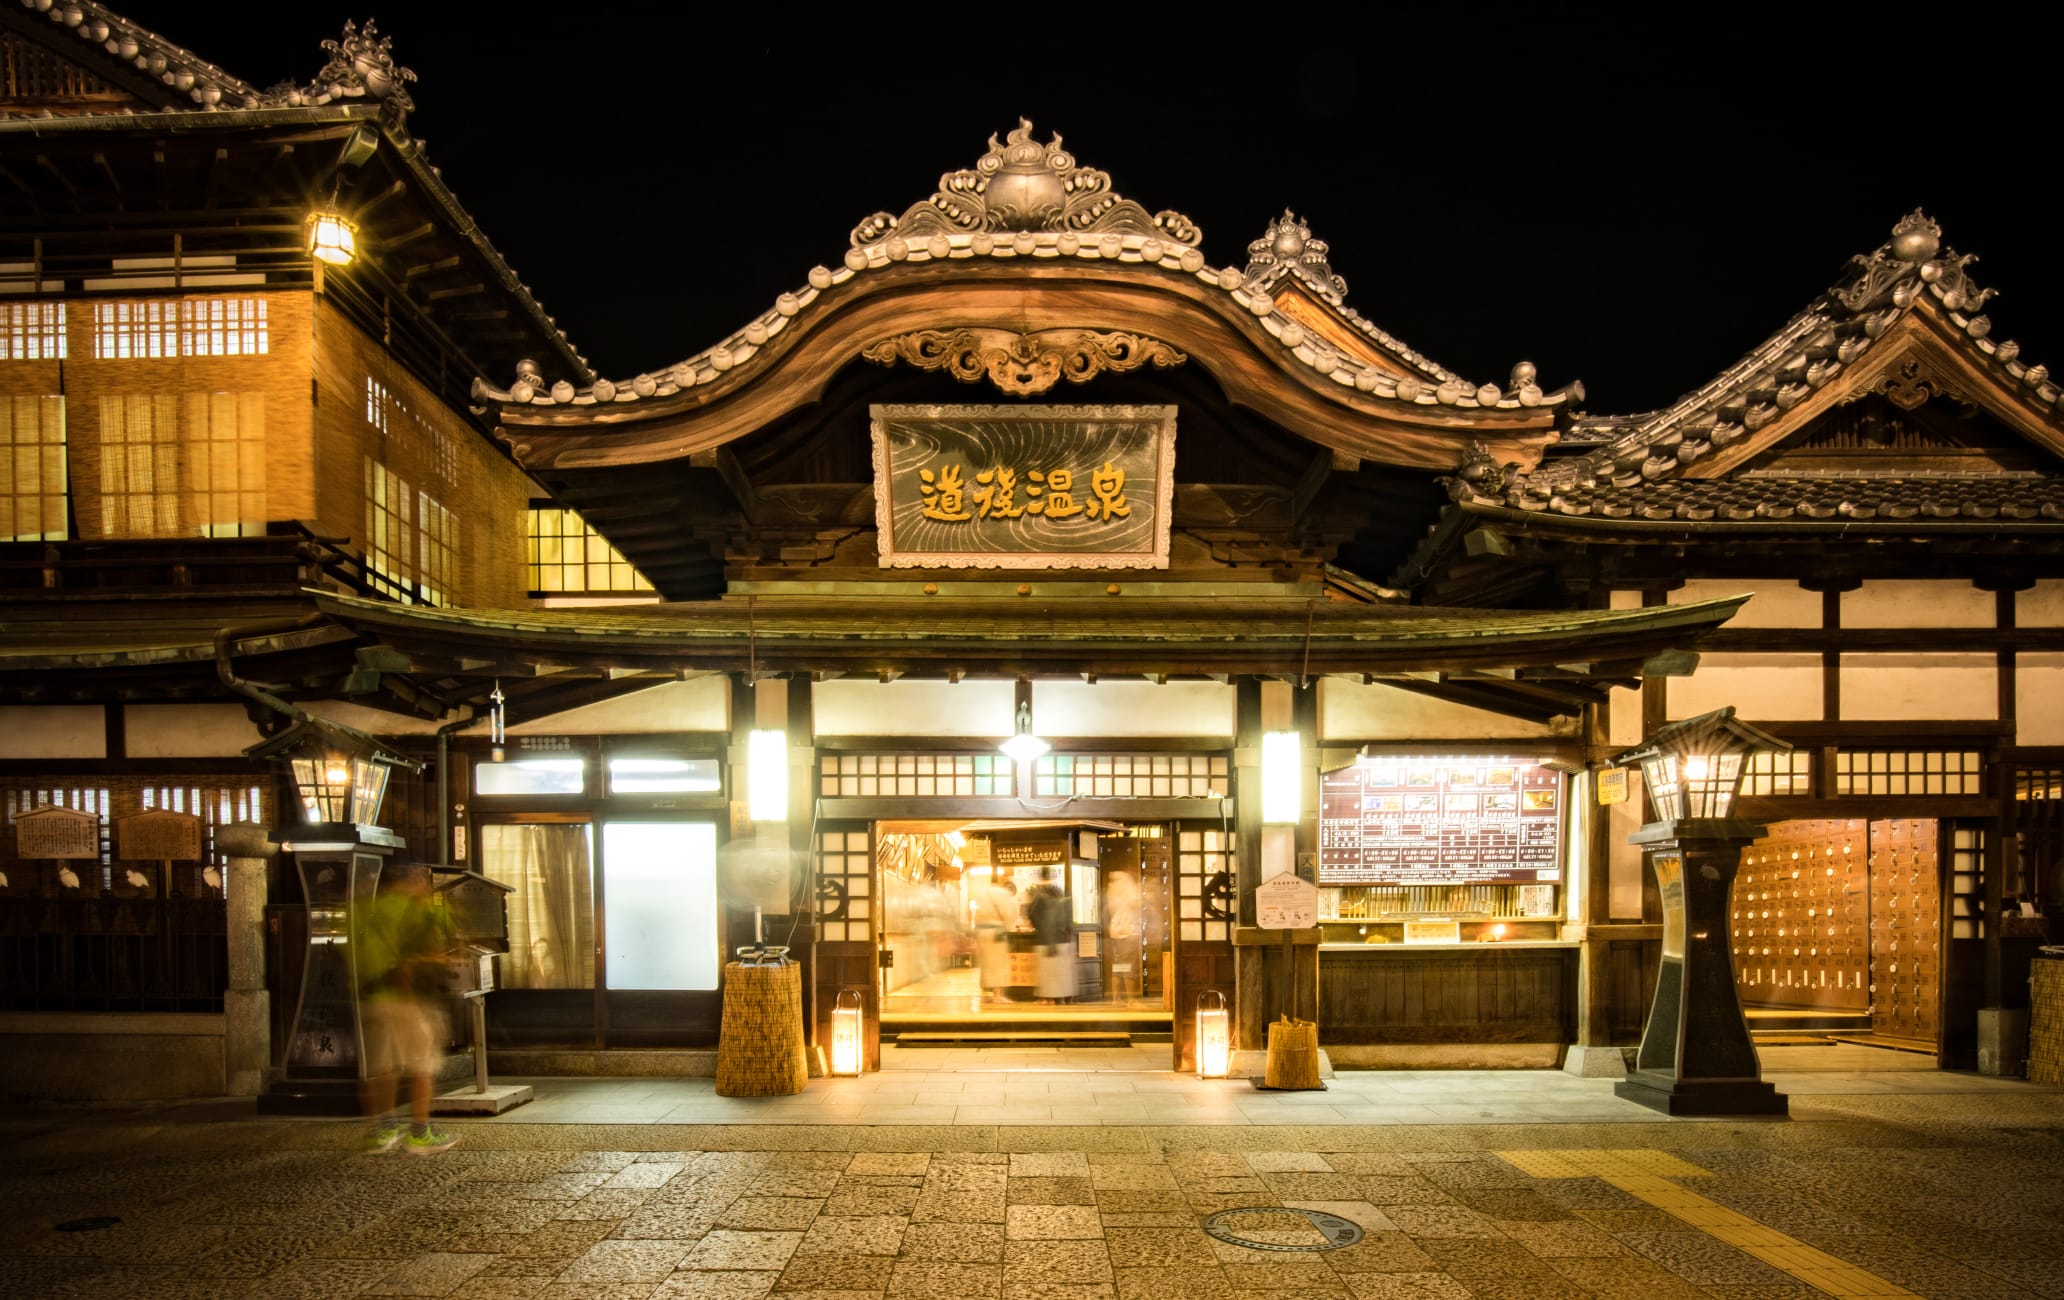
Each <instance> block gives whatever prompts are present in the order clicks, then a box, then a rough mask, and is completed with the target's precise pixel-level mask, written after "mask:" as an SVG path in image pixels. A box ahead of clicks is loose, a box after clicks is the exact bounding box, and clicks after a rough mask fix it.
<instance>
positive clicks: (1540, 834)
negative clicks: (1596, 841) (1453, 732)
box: [1319, 756, 1562, 885]
mask: <svg viewBox="0 0 2064 1300" xmlns="http://www.w3.org/2000/svg"><path fill="white" fill-rule="evenodd" d="M1561 862H1562V777H1561V776H1560V775H1558V774H1557V773H1555V772H1551V771H1549V770H1548V769H1547V768H1544V767H1539V766H1536V765H1534V764H1531V763H1517V762H1513V761H1511V760H1509V759H1438V760H1434V759H1422V758H1410V757H1397V756H1393V757H1385V758H1375V759H1369V758H1365V759H1362V760H1361V761H1359V762H1357V763H1354V764H1352V765H1351V766H1348V767H1344V768H1341V769H1340V770H1339V771H1336V772H1327V773H1324V774H1323V775H1322V776H1321V777H1320V781H1319V883H1320V884H1322V885H1478V884H1507V883H1523V884H1532V883H1534V882H1535V881H1554V880H1558V879H1559V878H1560V876H1561Z"/></svg>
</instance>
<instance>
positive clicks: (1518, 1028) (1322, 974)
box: [1319, 939, 1578, 1044]
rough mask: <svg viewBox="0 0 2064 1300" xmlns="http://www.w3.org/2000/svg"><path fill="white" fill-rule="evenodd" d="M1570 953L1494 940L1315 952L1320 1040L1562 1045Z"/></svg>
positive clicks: (1535, 942) (1572, 1001)
mask: <svg viewBox="0 0 2064 1300" xmlns="http://www.w3.org/2000/svg"><path fill="white" fill-rule="evenodd" d="M1577 947H1578V945H1577V944H1576V943H1575V942H1574V941H1570V940H1559V939H1511V940H1505V941H1501V942H1496V943H1449V944H1403V943H1381V944H1369V943H1325V944H1320V945H1319V1041H1320V1042H1321V1043H1322V1044H1323V1043H1340V1044H1350V1043H1567V1042H1569V1041H1570V1040H1571V1038H1572V1037H1573V1036H1574V1034H1575V1032H1576V1018H1577Z"/></svg>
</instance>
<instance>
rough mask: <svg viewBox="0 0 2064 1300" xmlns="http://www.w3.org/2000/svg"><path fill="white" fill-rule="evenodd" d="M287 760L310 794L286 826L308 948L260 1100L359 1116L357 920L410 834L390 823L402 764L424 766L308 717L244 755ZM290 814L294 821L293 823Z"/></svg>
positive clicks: (276, 1109)
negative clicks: (286, 1030) (284, 1035)
mask: <svg viewBox="0 0 2064 1300" xmlns="http://www.w3.org/2000/svg"><path fill="white" fill-rule="evenodd" d="M244 753H245V754H246V755H248V756H249V757H252V758H269V759H277V760H280V761H283V762H285V763H286V764H287V766H288V768H289V770H290V771H291V772H292V773H293V777H294V789H295V792H296V794H298V795H299V796H300V801H301V811H302V818H301V822H300V824H299V825H289V826H282V827H281V829H280V832H279V843H280V847H281V848H282V849H284V850H286V851H287V852H288V853H290V854H292V855H293V858H294V867H295V870H297V871H298V872H299V873H300V876H301V891H302V896H303V897H304V898H305V899H306V900H307V904H308V951H307V957H306V962H305V965H304V966H303V968H302V976H301V995H300V1000H299V1002H298V1003H297V1005H296V1007H295V1011H294V1028H293V1032H292V1034H291V1036H290V1037H289V1038H288V1040H287V1050H286V1057H285V1061H284V1064H283V1067H282V1069H281V1072H280V1078H279V1080H278V1081H277V1082H275V1083H274V1084H273V1085H272V1087H271V1088H270V1089H269V1090H268V1091H267V1092H266V1093H265V1094H264V1095H263V1096H261V1097H259V1099H258V1109H259V1110H260V1111H263V1112H265V1113H268V1114H323V1115H328V1114H353V1113H356V1111H357V1107H358V1098H357V1091H358V1084H359V1081H360V1080H361V1079H363V1078H365V1073H366V1062H365V1053H364V1052H363V1051H362V1050H361V1049H362V1045H363V1043H364V1036H363V1034H362V1032H361V1026H360V1023H359V1006H358V963H357V956H356V954H355V953H354V952H353V949H352V942H351V940H352V930H353V923H354V921H355V920H356V918H357V917H358V915H359V914H360V912H361V911H362V910H363V909H365V908H368V907H370V906H371V905H372V902H373V894H374V891H375V890H377V889H378V887H379V883H380V870H381V868H382V867H383V866H384V865H385V864H386V861H387V858H388V856H389V855H390V854H392V853H393V852H394V850H395V849H397V848H399V847H401V845H402V839H401V837H400V836H399V835H396V834H395V833H394V832H393V831H390V830H387V829H386V828H385V827H382V826H380V825H379V824H378V823H379V817H380V806H381V804H382V803H383V802H384V801H385V799H386V795H387V780H388V776H389V775H390V774H391V772H392V771H393V769H395V768H396V767H405V768H408V769H409V770H411V771H420V770H421V765H420V764H418V763H414V762H412V761H410V760H408V759H405V758H402V757H400V756H398V755H395V754H391V753H389V752H387V751H386V750H384V749H383V748H382V747H381V746H380V744H379V742H378V741H376V740H375V739H374V738H373V737H371V736H368V735H366V734H365V733H363V732H360V731H355V730H353V729H352V728H349V727H344V726H339V725H337V724H335V723H330V722H324V721H321V720H320V719H314V718H308V717H305V716H304V717H303V718H302V719H301V720H300V721H297V722H295V723H294V724H293V725H292V726H290V727H288V728H287V729H286V730H285V731H283V732H281V733H280V734H279V735H277V736H275V737H273V738H272V739H270V740H266V741H262V742H260V743H259V744H257V745H253V746H252V747H251V748H249V749H247V750H245V751H244ZM283 820H285V819H283Z"/></svg>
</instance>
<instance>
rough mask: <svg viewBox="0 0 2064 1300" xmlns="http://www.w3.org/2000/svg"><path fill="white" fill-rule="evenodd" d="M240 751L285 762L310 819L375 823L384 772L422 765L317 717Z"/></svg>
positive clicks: (384, 787)
mask: <svg viewBox="0 0 2064 1300" xmlns="http://www.w3.org/2000/svg"><path fill="white" fill-rule="evenodd" d="M244 753H245V754H247V755H248V756H250V757H252V758H271V759H279V760H283V761H284V762H285V763H286V764H287V766H288V768H289V769H290V770H292V772H293V774H294V789H295V792H296V793H297V794H299V795H300V797H301V812H302V817H303V819H304V820H305V821H307V822H308V823H310V824H311V825H340V826H377V825H379V823H380V805H381V804H382V803H383V802H385V800H386V797H387V778H388V776H389V775H390V774H391V773H392V772H393V770H394V769H395V768H397V767H405V768H407V769H409V770H410V771H412V772H416V771H421V770H422V765H421V764H418V763H415V762H413V761H411V760H409V759H406V758H401V757H399V756H397V755H395V754H390V753H388V752H387V751H385V750H384V749H382V748H381V747H380V743H379V742H378V741H377V740H375V739H374V738H373V737H371V736H368V735H366V734H365V733H364V732H361V731H356V730H354V729H352V728H350V727H345V726H341V725H339V724H337V723H333V722H325V721H320V720H316V719H304V720H303V721H300V722H296V723H295V724H294V725H292V726H290V727H288V728H287V729H286V730H285V731H283V732H281V733H280V734H279V735H278V736H275V737H274V738H272V739H271V740H267V741H263V742H261V743H259V744H256V745H253V746H251V748H249V749H247V750H245V751H244Z"/></svg>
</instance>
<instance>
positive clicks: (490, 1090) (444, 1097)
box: [430, 1083, 534, 1115]
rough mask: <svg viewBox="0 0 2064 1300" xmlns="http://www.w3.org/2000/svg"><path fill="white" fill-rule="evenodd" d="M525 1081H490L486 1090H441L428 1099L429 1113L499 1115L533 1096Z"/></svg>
mask: <svg viewBox="0 0 2064 1300" xmlns="http://www.w3.org/2000/svg"><path fill="white" fill-rule="evenodd" d="M533 1095H534V1094H533V1092H532V1090H531V1086H530V1085H529V1084H527V1083H490V1084H488V1085H487V1091H486V1092H475V1091H474V1090H473V1089H472V1088H470V1087H466V1088H460V1089H457V1090H455V1091H452V1092H441V1093H439V1094H437V1095H436V1096H435V1097H432V1098H431V1099H430V1113H431V1114H433V1115H499V1114H501V1113H502V1112H503V1111H505V1110H509V1109H511V1108H512V1107H516V1106H521V1105H522V1104H523V1103H524V1102H526V1101H529V1100H531V1098H532V1097H533Z"/></svg>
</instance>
